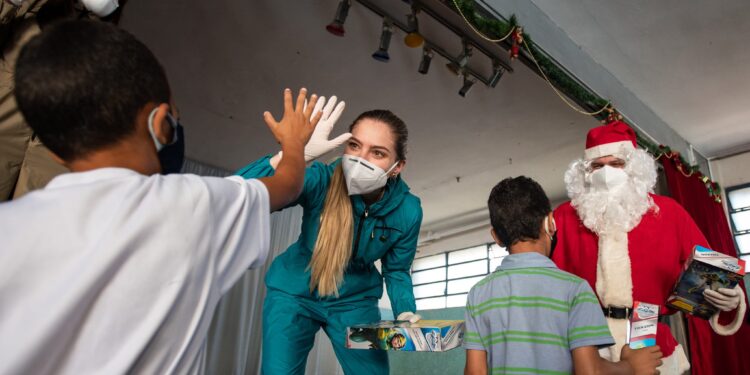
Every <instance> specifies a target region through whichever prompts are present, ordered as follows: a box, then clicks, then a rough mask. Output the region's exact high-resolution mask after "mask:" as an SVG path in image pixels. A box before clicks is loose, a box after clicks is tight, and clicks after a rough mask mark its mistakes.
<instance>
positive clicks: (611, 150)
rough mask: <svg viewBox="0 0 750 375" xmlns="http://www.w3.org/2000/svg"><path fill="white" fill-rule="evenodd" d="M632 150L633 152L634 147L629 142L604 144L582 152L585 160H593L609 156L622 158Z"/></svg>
mask: <svg viewBox="0 0 750 375" xmlns="http://www.w3.org/2000/svg"><path fill="white" fill-rule="evenodd" d="M632 150H635V146H633V143H632V142H630V141H620V142H612V143H605V144H602V145H598V146H594V147H590V148H587V149H586V151H584V157H585V158H586V160H594V159H597V158H600V157H602V156H609V155H614V156H618V157H623V156H625V155H627V154H629V153H630V152H631V151H632Z"/></svg>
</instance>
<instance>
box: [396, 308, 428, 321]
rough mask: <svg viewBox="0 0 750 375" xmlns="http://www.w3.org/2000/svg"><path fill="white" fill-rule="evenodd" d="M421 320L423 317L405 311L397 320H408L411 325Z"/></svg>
mask: <svg viewBox="0 0 750 375" xmlns="http://www.w3.org/2000/svg"><path fill="white" fill-rule="evenodd" d="M420 319H422V315H419V314H415V313H413V312H411V311H404V312H402V313H401V314H398V318H396V320H408V321H409V323H416V322H418V321H419V320H420Z"/></svg>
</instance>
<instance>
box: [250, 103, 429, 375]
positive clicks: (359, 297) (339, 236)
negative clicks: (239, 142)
mask: <svg viewBox="0 0 750 375" xmlns="http://www.w3.org/2000/svg"><path fill="white" fill-rule="evenodd" d="M319 102H321V103H322V102H324V100H323V99H321V100H320V101H319ZM335 102H336V100H335V97H332V98H331V100H329V102H328V103H327V105H326V106H325V108H324V109H323V117H322V119H321V121H320V123H319V124H318V127H317V129H316V131H315V134H313V138H312V139H311V140H310V142H309V143H308V144H307V146H306V147H305V154H306V155H305V156H306V158H307V159H308V160H310V159H314V158H317V157H319V156H320V155H323V154H325V153H326V152H328V151H331V150H332V149H334V148H336V146H338V145H339V144H341V143H345V150H344V155H343V156H342V157H341V158H340V159H338V160H336V161H334V162H333V163H331V164H324V163H321V162H317V161H316V162H313V163H312V164H311V165H310V166H309V167H308V168H307V170H306V174H305V183H304V188H303V191H302V193H301V194H300V196H299V198H298V199H297V201H296V202H294V203H292V204H291V205H290V206H294V205H297V204H299V205H301V206H302V207H303V209H304V214H303V218H302V233H301V234H300V236H299V239H298V240H297V242H295V243H294V244H292V245H291V246H290V247H289V248H288V249H287V250H286V251H285V252H284V253H282V254H281V255H279V256H278V257H277V258H276V259H274V261H273V264H272V265H271V268H270V269H269V271H268V274H267V275H266V285H267V287H268V294H267V295H266V299H265V304H264V307H263V364H262V370H263V373H264V374H267V375H275V374H284V375H286V374H303V373H304V370H305V364H306V360H307V354H308V352H309V351H310V349H311V348H312V346H313V342H314V339H315V334H316V333H317V332H318V330H319V329H321V328H322V329H323V330H324V331H325V332H326V334H327V335H328V337H329V338H330V339H331V343H332V344H333V348H334V351H335V353H336V357H337V358H338V360H339V363H340V364H341V366H342V368H343V369H344V372H345V373H346V374H357V375H362V374H387V373H388V357H387V355H386V352H384V351H379V350H351V349H347V348H346V328H347V327H349V326H352V325H355V324H362V323H369V322H374V321H378V320H380V311H379V309H378V299H379V298H380V297H381V296H382V294H383V286H382V285H383V280H385V285H386V289H387V291H388V297H389V298H390V301H391V306H392V308H393V311H394V315H395V316H397V317H398V319H400V320H411V321H413V322H416V321H417V320H419V318H420V317H419V315H416V314H415V313H414V312H415V311H416V305H415V302H414V292H413V287H412V282H411V276H410V274H409V270H410V268H411V264H412V261H413V259H414V254H415V252H416V246H417V237H418V235H419V227H420V224H421V221H422V208H421V205H420V201H419V198H417V197H416V196H414V195H413V194H411V193H410V192H409V187H408V186H407V185H406V183H405V182H404V181H403V180H402V179H401V175H400V173H401V171H402V170H403V168H404V165H405V161H406V141H407V137H408V133H407V129H406V125H405V124H404V122H403V121H402V120H401V119H399V118H398V117H397V116H395V115H394V114H393V113H391V112H390V111H387V110H373V111H368V112H364V113H362V114H361V115H360V116H359V117H357V119H356V120H355V121H354V123H353V124H352V125H351V126H350V128H349V131H350V133H351V134H344V135H342V136H340V137H338V138H336V139H334V140H330V141H329V140H328V139H327V138H328V134H329V133H330V131H331V128H332V126H333V124H334V123H335V121H336V120H337V119H338V117H339V116H340V115H341V112H342V111H343V107H344V105H343V102H341V103H339V105H338V106H335ZM334 106H335V107H334ZM316 112H317V111H315V112H314V113H316ZM281 157H283V155H280V154H279V155H275V156H268V157H265V158H263V159H260V160H258V161H256V162H254V163H252V164H250V165H248V166H246V167H245V168H242V169H241V170H239V171H238V172H237V174H238V175H240V176H243V177H245V178H257V177H265V176H269V175H272V174H273V173H274V166H275V165H277V164H278V161H279V160H280V158H281ZM378 259H379V260H381V264H382V274H381V272H378V270H377V269H376V268H375V265H374V262H375V261H377V260H378Z"/></svg>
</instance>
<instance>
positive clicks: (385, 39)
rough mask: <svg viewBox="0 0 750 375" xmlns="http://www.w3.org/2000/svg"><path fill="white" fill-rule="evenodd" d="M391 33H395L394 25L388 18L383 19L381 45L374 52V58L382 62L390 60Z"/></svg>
mask: <svg viewBox="0 0 750 375" xmlns="http://www.w3.org/2000/svg"><path fill="white" fill-rule="evenodd" d="M391 35H393V26H391V23H390V22H389V21H388V20H387V19H383V31H382V32H381V33H380V45H379V46H378V50H377V51H375V53H373V54H372V58H373V59H375V60H378V61H381V62H388V60H390V59H391V58H390V56H388V46H389V45H390V44H391Z"/></svg>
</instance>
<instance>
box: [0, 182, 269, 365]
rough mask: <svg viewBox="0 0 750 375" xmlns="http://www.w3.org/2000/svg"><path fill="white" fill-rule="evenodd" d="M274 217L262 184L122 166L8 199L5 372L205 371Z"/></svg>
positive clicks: (0, 294)
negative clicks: (222, 316) (225, 302)
mask: <svg viewBox="0 0 750 375" xmlns="http://www.w3.org/2000/svg"><path fill="white" fill-rule="evenodd" d="M269 222H270V212H269V201H268V191H267V190H266V187H265V185H264V184H263V183H261V182H260V181H258V180H244V179H242V178H241V177H237V176H234V177H228V178H210V177H198V176H195V175H168V176H161V175H155V176H150V177H148V176H144V175H141V174H138V173H136V172H134V171H131V170H128V169H119V168H106V169H97V170H94V171H89V172H83V173H70V174H64V175H61V176H58V177H56V178H55V179H54V180H52V181H51V182H50V183H49V184H48V185H47V187H46V188H44V189H43V190H39V191H35V192H32V193H30V194H28V195H26V196H24V197H23V198H21V199H19V200H17V201H11V202H8V203H3V204H0V374H48V373H54V374H75V375H82V374H122V373H126V372H127V373H143V374H169V373H176V374H183V373H195V372H196V371H197V370H198V367H199V365H200V361H201V359H202V356H203V354H204V350H203V349H204V347H205V345H204V341H205V337H206V334H207V331H208V328H209V325H210V323H211V317H212V315H213V312H214V309H215V307H216V304H217V302H218V301H219V298H220V297H221V295H222V294H223V293H224V292H226V291H227V290H228V289H229V288H230V287H231V286H232V284H234V283H235V281H237V280H238V279H239V278H240V277H241V275H242V274H243V273H244V272H245V270H246V269H247V268H248V267H251V268H252V267H254V266H258V265H261V264H263V262H265V259H266V255H267V254H268V248H269V235H270V233H269Z"/></svg>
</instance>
